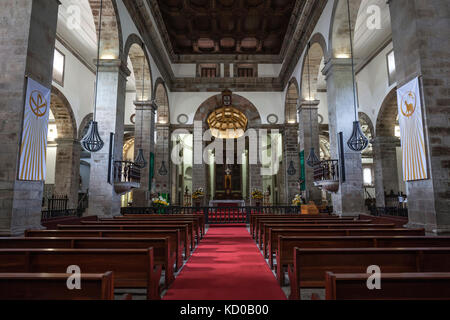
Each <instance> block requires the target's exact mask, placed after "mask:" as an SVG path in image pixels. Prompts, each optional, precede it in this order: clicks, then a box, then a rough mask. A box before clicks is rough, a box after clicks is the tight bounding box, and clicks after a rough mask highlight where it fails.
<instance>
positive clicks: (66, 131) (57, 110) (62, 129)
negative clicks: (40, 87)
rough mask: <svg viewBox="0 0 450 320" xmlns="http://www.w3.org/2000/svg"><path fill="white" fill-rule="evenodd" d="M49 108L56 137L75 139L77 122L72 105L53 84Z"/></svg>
mask: <svg viewBox="0 0 450 320" xmlns="http://www.w3.org/2000/svg"><path fill="white" fill-rule="evenodd" d="M50 110H51V111H52V113H53V115H54V117H55V121H56V128H57V130H58V138H60V139H77V136H78V134H77V122H76V120H75V115H74V113H73V109H72V106H71V105H70V103H69V101H68V100H67V98H66V97H65V96H64V94H63V93H62V92H61V91H59V90H58V89H57V88H56V87H54V86H52V91H51V100H50Z"/></svg>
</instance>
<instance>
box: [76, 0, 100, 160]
mask: <svg viewBox="0 0 450 320" xmlns="http://www.w3.org/2000/svg"><path fill="white" fill-rule="evenodd" d="M102 13H103V0H101V1H100V13H99V15H100V17H99V26H98V44H97V72H96V80H95V95H94V99H95V101H94V116H93V120H92V121H91V122H90V123H89V129H88V131H87V133H86V135H85V136H84V137H83V138H82V139H81V141H80V144H81V146H82V148H83V149H84V150H86V151H87V152H98V151H100V150H102V149H103V146H104V145H105V143H104V142H103V140H102V138H101V137H100V134H99V132H98V123H97V121H95V120H96V114H97V95H98V70H99V61H100V43H101V36H102Z"/></svg>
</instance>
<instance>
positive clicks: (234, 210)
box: [121, 206, 300, 224]
mask: <svg viewBox="0 0 450 320" xmlns="http://www.w3.org/2000/svg"><path fill="white" fill-rule="evenodd" d="M121 213H122V214H199V215H204V216H205V222H206V223H208V224H237V223H239V224H242V223H249V222H250V215H251V214H280V215H299V214H300V208H299V207H297V206H270V207H180V206H169V207H147V208H139V207H127V208H122V210H121Z"/></svg>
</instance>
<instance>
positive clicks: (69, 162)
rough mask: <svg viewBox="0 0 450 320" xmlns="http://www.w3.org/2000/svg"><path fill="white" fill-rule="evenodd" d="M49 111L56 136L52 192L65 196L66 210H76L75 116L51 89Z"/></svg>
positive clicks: (77, 153)
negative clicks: (54, 124) (53, 121)
mask: <svg viewBox="0 0 450 320" xmlns="http://www.w3.org/2000/svg"><path fill="white" fill-rule="evenodd" d="M50 109H51V111H52V113H53V115H54V117H55V122H56V128H57V131H58V136H57V139H56V143H57V148H56V167H55V177H57V178H56V179H55V185H54V190H57V193H58V194H61V195H67V197H68V198H69V202H68V208H69V209H76V208H77V205H78V189H79V187H80V153H81V147H80V144H79V142H78V139H77V138H78V131H77V125H76V120H75V116H74V113H73V110H72V107H71V106H70V103H69V102H68V101H67V99H66V97H65V96H64V95H63V94H62V92H61V91H59V90H58V89H57V88H55V87H52V90H51V101H50Z"/></svg>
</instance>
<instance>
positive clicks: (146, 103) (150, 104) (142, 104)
mask: <svg viewBox="0 0 450 320" xmlns="http://www.w3.org/2000/svg"><path fill="white" fill-rule="evenodd" d="M133 104H134V105H135V107H136V110H151V111H153V112H156V110H158V105H157V104H156V101H155V100H135V101H133Z"/></svg>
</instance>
